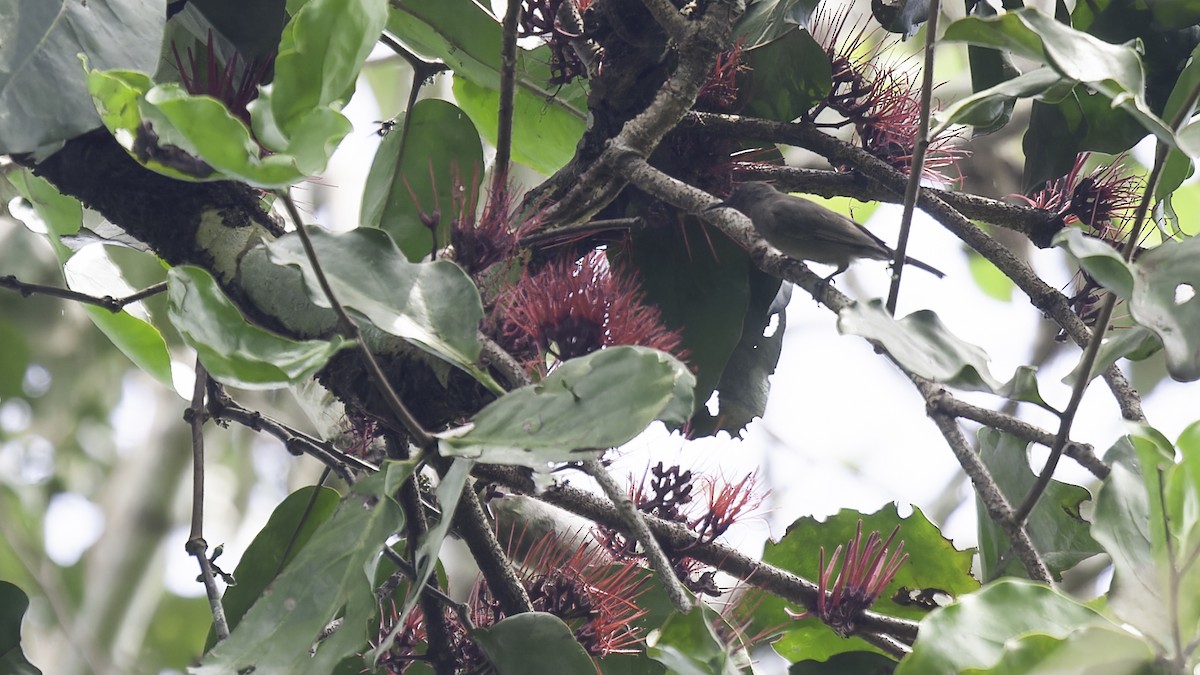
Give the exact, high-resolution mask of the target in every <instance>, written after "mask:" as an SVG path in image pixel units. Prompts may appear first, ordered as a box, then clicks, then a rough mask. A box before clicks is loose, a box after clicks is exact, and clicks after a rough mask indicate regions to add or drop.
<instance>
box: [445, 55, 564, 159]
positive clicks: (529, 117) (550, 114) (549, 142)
mask: <svg viewBox="0 0 1200 675" xmlns="http://www.w3.org/2000/svg"><path fill="white" fill-rule="evenodd" d="M454 100H455V101H457V102H458V105H459V107H461V108H462V110H463V111H464V112H466V113H467V115H468V116H469V117H470V118H471V121H472V122H473V123H474V124H475V127H476V128H478V129H479V131H480V132H481V133H482V134H483V137H484V138H486V139H487V140H488V142H489V143H492V144H493V145H495V143H496V127H497V124H498V123H499V118H498V116H497V112H496V111H497V110H498V109H499V106H500V92H499V90H497V89H490V88H488V87H485V86H482V85H480V84H477V83H475V81H473V80H470V79H467V78H464V77H459V76H458V75H455V77H454ZM583 129H584V123H583V120H582V119H581V118H580V117H579V116H578V115H576V114H574V112H573V111H571V110H568V109H567V108H566V107H565V106H563V105H548V104H547V101H546V98H545V97H544V96H539V95H537V94H534V93H533V92H531V91H529V90H528V89H527V88H518V89H517V90H516V93H515V95H514V100H513V121H512V158H513V160H515V161H517V162H520V163H521V164H524V165H525V166H528V167H529V168H531V169H533V170H534V171H537V172H538V173H541V174H544V175H547V176H549V175H550V174H552V173H554V172H555V171H557V170H559V169H560V168H562V167H563V166H564V165H565V164H566V163H567V162H568V161H570V160H571V157H573V156H574V155H575V146H576V145H578V144H579V139H580V138H581V137H582V136H583Z"/></svg>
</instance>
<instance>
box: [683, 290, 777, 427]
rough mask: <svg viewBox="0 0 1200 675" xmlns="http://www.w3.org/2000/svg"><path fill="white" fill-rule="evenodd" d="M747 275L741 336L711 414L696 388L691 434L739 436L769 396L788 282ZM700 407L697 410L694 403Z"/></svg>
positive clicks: (758, 412)
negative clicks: (747, 292) (747, 301)
mask: <svg viewBox="0 0 1200 675" xmlns="http://www.w3.org/2000/svg"><path fill="white" fill-rule="evenodd" d="M749 277H750V306H749V308H748V309H747V310H746V316H745V319H743V321H742V335H741V339H740V340H739V341H738V343H737V345H736V346H735V347H734V348H733V353H732V354H730V355H729V360H728V361H726V362H725V368H724V370H722V371H721V379H720V381H719V382H718V383H717V388H716V393H717V412H716V414H715V415H713V414H711V413H710V412H709V410H708V408H707V407H706V406H707V400H705V399H704V398H702V397H705V396H706V394H705V390H704V388H703V387H701V386H700V385H697V387H696V391H697V393H698V395H697V396H696V403H697V404H698V405H697V409H696V412H695V414H694V415H693V416H692V432H693V433H694V434H715V433H716V432H717V431H720V430H723V431H728V432H729V433H730V434H732V435H735V436H740V435H741V433H742V430H744V429H745V428H746V425H748V424H750V422H752V421H753V420H754V419H755V418H756V417H762V415H763V412H764V411H766V409H767V396H768V394H770V393H771V380H770V376H771V375H772V374H773V373H774V372H775V366H776V365H777V364H778V363H779V355H780V353H781V352H782V350H783V336H784V333H785V329H786V328H787V313H786V312H785V311H784V309H785V308H786V307H787V304H788V300H789V299H790V298H791V295H792V286H791V284H786V285H781V284H780V283H779V279H778V278H776V277H773V276H771V275H769V274H767V273H765V272H762V271H761V270H759V269H757V268H754V267H752V268H751V269H750V270H749ZM702 403H703V404H704V405H703V406H701V405H699V404H702Z"/></svg>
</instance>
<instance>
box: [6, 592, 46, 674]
mask: <svg viewBox="0 0 1200 675" xmlns="http://www.w3.org/2000/svg"><path fill="white" fill-rule="evenodd" d="M27 609H29V598H28V596H26V595H25V592H24V591H22V590H21V589H20V588H17V587H16V586H14V585H13V584H10V583H8V582H7V581H0V672H2V673H5V675H41V673H42V671H40V670H38V669H37V668H35V667H34V666H33V664H31V663H30V662H29V661H28V660H27V659H26V658H25V653H24V652H23V651H21V620H22V619H23V618H24V616H25V610H27Z"/></svg>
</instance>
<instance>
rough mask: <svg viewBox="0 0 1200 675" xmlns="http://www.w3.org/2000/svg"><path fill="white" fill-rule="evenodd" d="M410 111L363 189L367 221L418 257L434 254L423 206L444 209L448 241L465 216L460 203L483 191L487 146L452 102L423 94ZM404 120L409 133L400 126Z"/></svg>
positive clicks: (429, 210)
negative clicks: (455, 223) (459, 188)
mask: <svg viewBox="0 0 1200 675" xmlns="http://www.w3.org/2000/svg"><path fill="white" fill-rule="evenodd" d="M407 115H409V116H410V118H409V119H408V120H405V119H403V118H401V119H400V123H399V124H398V125H397V126H398V127H399V128H398V129H397V130H395V131H393V132H392V133H390V134H388V135H387V136H385V137H384V139H383V143H382V144H381V145H380V146H379V150H378V151H377V152H376V153H375V161H374V162H372V164H371V171H370V173H369V174H368V175H367V184H366V187H365V188H364V190H363V207H362V224H363V225H365V226H367V227H379V228H382V229H383V230H385V231H386V232H387V233H388V234H390V235H391V236H392V239H393V240H394V241H395V242H396V245H397V246H399V247H400V250H401V251H403V252H404V255H406V256H407V257H408V259H409V260H412V261H418V260H421V259H423V258H427V257H428V256H429V255H430V253H431V252H432V251H433V243H434V242H433V235H432V234H431V233H430V231H429V228H428V227H426V226H425V224H424V223H422V222H421V214H422V212H423V213H425V214H427V215H431V216H432V215H433V214H434V213H435V212H436V213H438V214H439V215H440V217H439V219H438V229H437V231H438V241H437V245H438V247H439V248H440V247H442V246H445V245H446V244H447V243H449V234H450V225H451V222H452V221H453V220H454V219H455V218H458V217H459V216H460V214H459V213H458V212H457V209H456V207H455V205H456V204H461V202H462V200H463V199H464V198H465V197H466V195H467V194H478V188H479V185H480V183H481V182H482V175H483V146H482V145H481V144H480V142H479V133H478V132H477V131H476V130H475V125H474V124H472V123H471V120H470V118H468V117H467V115H466V114H465V113H463V111H462V110H459V109H458V107H456V106H455V105H454V104H453V103H448V102H446V101H442V100H439V99H423V100H421V101H417V104H416V105H415V106H413V109H412V111H410V112H408V113H407ZM405 124H407V129H408V132H407V135H405V134H404V133H403V132H402V131H401V130H400V129H403V128H404V125H405ZM456 183H457V185H461V186H463V192H457V187H456ZM414 196H415V197H416V200H417V201H416V202H414V201H413V197H414ZM474 206H475V205H474V204H472V205H471V206H470V207H469V208H471V209H473V208H474Z"/></svg>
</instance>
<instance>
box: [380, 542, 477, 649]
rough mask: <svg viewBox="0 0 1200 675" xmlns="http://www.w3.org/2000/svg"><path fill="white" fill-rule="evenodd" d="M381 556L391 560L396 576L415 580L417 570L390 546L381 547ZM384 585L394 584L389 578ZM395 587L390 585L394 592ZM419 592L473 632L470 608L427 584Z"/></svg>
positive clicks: (473, 623) (473, 625)
mask: <svg viewBox="0 0 1200 675" xmlns="http://www.w3.org/2000/svg"><path fill="white" fill-rule="evenodd" d="M383 555H384V556H385V557H386V558H387V559H388V560H391V561H392V562H393V563H395V565H396V568H397V570H398V572H397V573H398V574H400V575H401V576H403V577H405V578H407V579H409V580H410V581H412V580H415V579H416V578H417V570H416V568H414V567H413V566H412V563H410V562H409V561H407V560H405V559H404V556H402V555H400V554H399V553H396V551H395V550H394V549H393V548H392V547H391V546H384V547H383ZM384 583H385V587H386V585H388V584H394V582H393V581H392V579H391V578H389V579H388V581H386V582H384ZM397 585H399V584H395V585H392V587H391V590H395V588H396V586H397ZM381 590H382V589H381ZM421 592H422V593H425V594H428V595H430V596H431V597H433V599H435V600H437V601H438V602H440V603H441V604H442V606H444V607H449V608H450V609H452V610H454V613H455V614H456V615H457V616H458V620H459V622H460V623H461V624H462V625H463V627H464V628H466V629H467V631H468V632H470V631H474V630H475V622H474V621H473V620H472V619H471V608H470V607H468V606H467V605H466V604H465V603H461V602H458V601H456V600H455V599H454V598H452V597H450V596H448V595H446V593H445V592H444V591H442V589H440V588H438V587H437V586H430V585H429V584H425V588H423V589H421ZM387 595H391V591H388V592H387Z"/></svg>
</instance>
